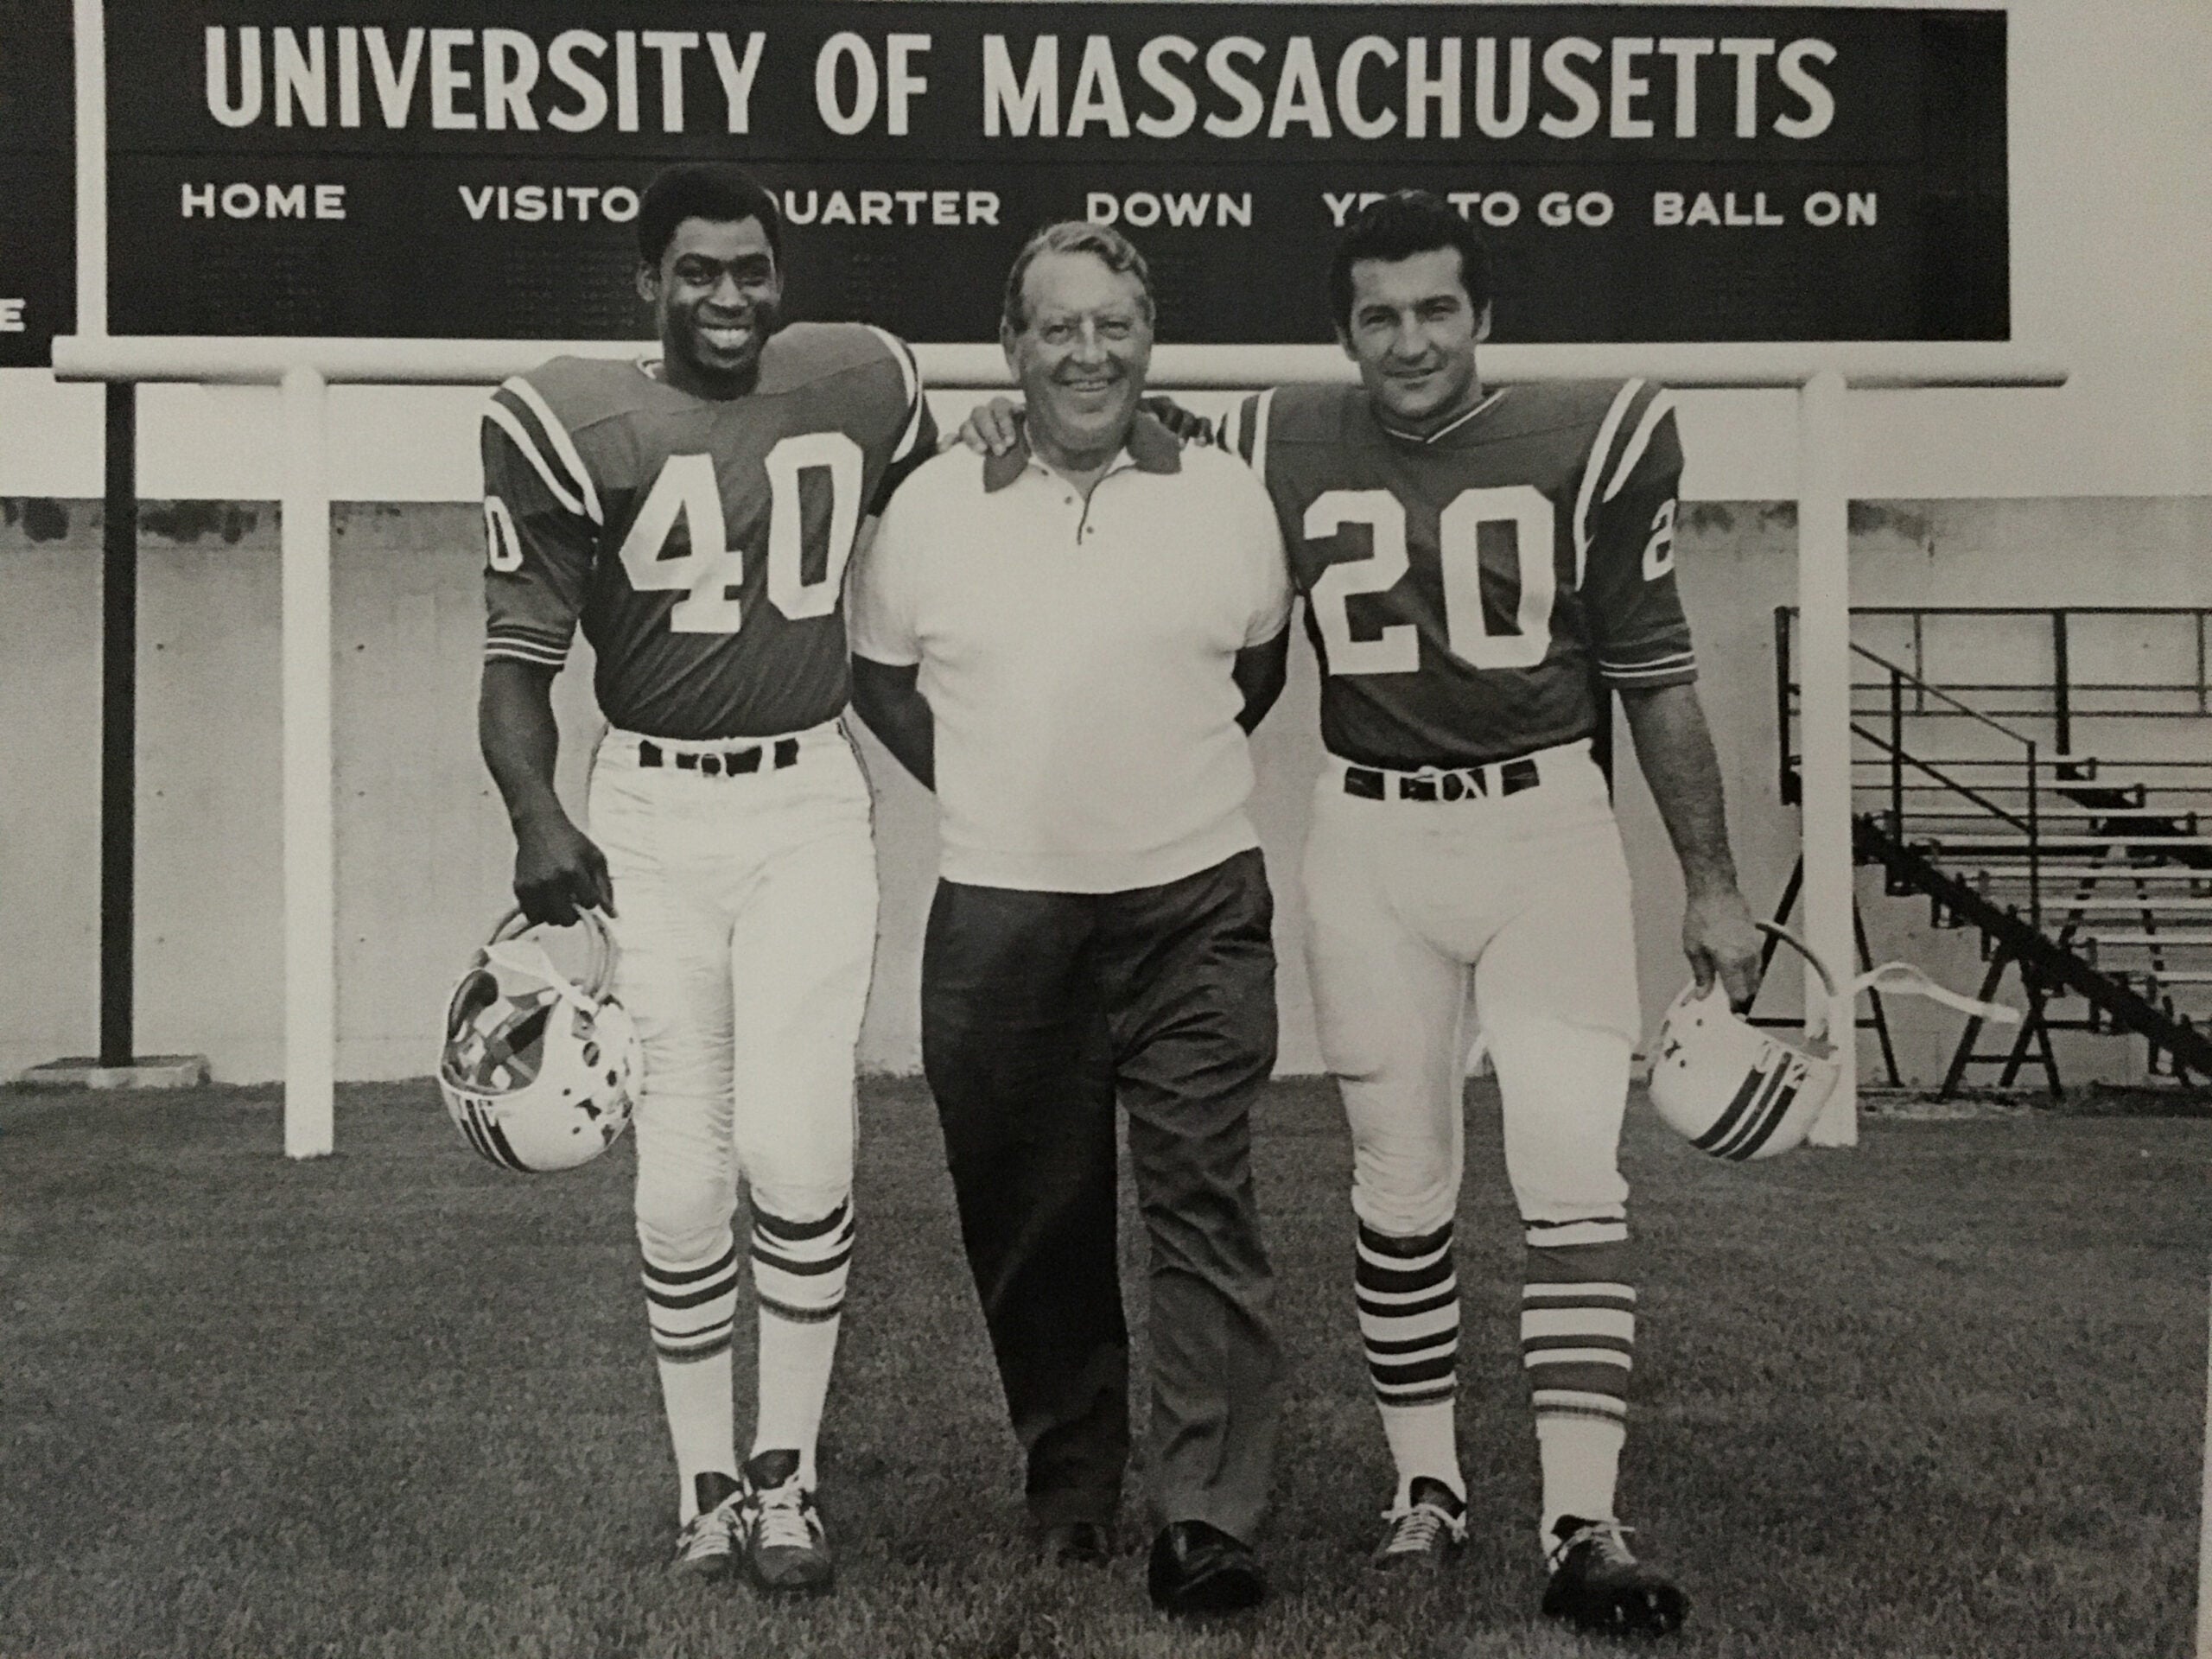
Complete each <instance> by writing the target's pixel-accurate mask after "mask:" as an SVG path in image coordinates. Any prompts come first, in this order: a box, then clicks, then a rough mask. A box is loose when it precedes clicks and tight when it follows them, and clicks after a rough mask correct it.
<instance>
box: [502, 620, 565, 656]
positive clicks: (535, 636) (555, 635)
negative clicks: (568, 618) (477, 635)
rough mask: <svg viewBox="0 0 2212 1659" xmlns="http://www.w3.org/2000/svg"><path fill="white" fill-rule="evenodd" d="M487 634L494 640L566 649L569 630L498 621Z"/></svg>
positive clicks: (542, 625)
mask: <svg viewBox="0 0 2212 1659" xmlns="http://www.w3.org/2000/svg"><path fill="white" fill-rule="evenodd" d="M484 632H485V633H486V635H487V636H489V637H490V638H492V639H516V640H522V641H525V642H529V641H535V642H536V643H537V644H539V645H559V646H561V647H563V649H566V647H567V645H568V643H569V630H568V629H566V628H561V627H555V626H551V625H550V624H548V623H544V622H522V621H512V620H509V621H497V622H493V623H491V624H489V625H487V626H486V628H485V630H484Z"/></svg>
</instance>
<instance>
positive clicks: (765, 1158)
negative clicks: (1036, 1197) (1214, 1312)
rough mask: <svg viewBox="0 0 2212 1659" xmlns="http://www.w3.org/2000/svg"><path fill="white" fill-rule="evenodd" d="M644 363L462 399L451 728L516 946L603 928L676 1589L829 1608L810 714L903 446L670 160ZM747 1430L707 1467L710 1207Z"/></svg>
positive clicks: (844, 678)
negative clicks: (749, 1293)
mask: <svg viewBox="0 0 2212 1659" xmlns="http://www.w3.org/2000/svg"><path fill="white" fill-rule="evenodd" d="M638 250H639V258H640V263H639V270H638V275H637V284H638V290H639V294H640V295H641V296H642V297H643V298H644V299H645V301H646V302H647V303H648V304H649V305H651V306H652V310H653V315H654V318H655V321H656V322H657V324H658V332H659V335H660V341H661V350H662V355H661V356H660V358H659V359H658V360H655V361H652V362H646V363H638V362H621V361H594V360H585V359H575V358H561V359H555V360H553V361H552V362H550V363H547V364H546V365H543V367H542V368H539V369H537V370H534V371H533V372H531V373H529V374H526V375H523V376H520V377H518V378H515V379H512V380H510V381H508V382H507V383H506V384H505V385H502V386H501V387H500V388H499V390H498V391H496V392H495V393H494V394H493V398H492V401H491V404H490V406H489V407H488V408H487V409H486V411H485V420H484V429H483V438H484V483H485V493H484V523H485V537H486V554H487V564H488V569H487V570H486V576H485V591H486V601H487V606H488V609H489V613H490V614H489V625H488V628H487V632H486V646H485V662H484V674H483V688H482V702H481V706H480V734H481V739H482V743H483V749H484V758H485V760H486V765H487V766H489V767H490V769H491V772H492V775H493V779H495V780H496V781H497V783H498V785H499V791H500V793H501V795H502V796H503V797H504V798H505V802H506V806H507V812H508V816H509V817H510V818H511V819H512V823H513V826H514V833H515V842H516V855H515V896H516V899H517V900H518V902H519V904H520V905H521V906H522V909H523V911H524V914H525V915H526V916H527V917H528V918H530V919H531V921H534V922H539V921H544V922H554V923H564V922H568V921H570V920H572V919H574V918H575V915H576V913H577V912H578V911H579V910H581V909H584V908H591V907H596V908H601V909H603V910H604V911H605V912H607V916H608V918H610V925H611V927H612V929H613V933H614V936H615V940H616V943H617V944H618V945H619V946H620V964H619V967H618V969H617V971H616V976H615V986H614V988H615V993H616V995H618V997H619V998H620V1001H621V1002H622V1003H623V1005H624V1006H625V1007H626V1008H627V1009H628V1010H629V1011H630V1013H631V1014H632V1017H633V1019H634V1020H635V1021H636V1025H637V1030H638V1034H639V1039H640V1040H641V1042H642V1045H643V1048H644V1056H645V1066H644V1082H643V1086H642V1088H641V1089H640V1090H639V1095H638V1100H637V1108H636V1124H637V1144H638V1179H637V1224H638V1239H639V1245H640V1247H641V1249H642V1251H643V1255H644V1264H645V1303H646V1314H647V1319H648V1323H649V1326H650V1329H651V1332H652V1345H653V1351H654V1354H655V1357H656V1359H657V1361H658V1370H659V1376H660V1384H661V1393H662V1398H663V1402H664V1405H665V1407H666V1409H667V1416H668V1427H669V1432H670V1435H671V1440H673V1442H674V1447H675V1456H676V1468H677V1489H678V1494H677V1510H678V1513H677V1520H678V1525H679V1533H678V1540H677V1550H676V1558H677V1567H679V1568H680V1569H682V1570H683V1571H686V1572H692V1573H705V1574H710V1575H720V1574H724V1573H729V1572H730V1571H732V1569H733V1567H734V1566H735V1565H736V1564H737V1563H739V1562H742V1564H743V1567H744V1569H745V1571H746V1572H747V1574H748V1575H749V1576H750V1577H751V1578H752V1580H753V1581H754V1583H755V1584H757V1585H758V1586H760V1587H761V1588H763V1589H765V1590H770V1591H803V1592H816V1591H820V1590H823V1589H826V1588H828V1587H829V1582H830V1579H831V1576H832V1563H831V1558H830V1554H829V1543H828V1539H827V1535H826V1534H825V1532H824V1529H823V1522H822V1518H821V1516H820V1513H819V1512H818V1510H817V1509H816V1507H815V1503H814V1486H815V1440H816V1436H817V1431H818V1429H819V1426H820V1423H821V1419H822V1408H823V1398H824V1395H825V1393H826V1391H827V1389H828V1386H829V1372H830V1365H831V1360H832V1358H833V1357H834V1354H835V1351H836V1340H837V1323H838V1314H839V1310H840V1308H841V1307H842V1303H843V1300H844V1291H845V1279H846V1270H847V1264H848V1262H849V1258H850V1256H851V1254H852V1248H853V1214H852V1171H853V1139H854V1103H853V1065H854V1049H855V1045H856V1043H857V1041H858V1039H859V1033H860V1023H861V1009H862V1006H863V1004H864V1003H865V1001H866V1000H867V996H868V976H869V968H870V963H871V961H872V958H873V955H874V946H875V912H876V884H875V856H874V846H873V843H872V840H871V836H870V831H869V798H868V784H867V780H866V779H864V778H863V776H862V775H861V768H860V765H859V761H858V760H857V759H856V757H855V753H854V751H853V748H852V747H851V745H850V743H849V741H848V740H847V738H846V735H845V734H844V731H843V729H842V727H841V726H840V725H839V723H838V722H839V717H840V715H841V713H842V710H843V709H844V707H845V703H846V700H847V695H848V690H849V664H848V661H847V658H846V652H845V627H844V620H843V617H842V613H841V593H842V579H843V576H844V570H845V565H846V562H847V560H848V559H849V557H850V556H851V555H852V551H853V546H854V540H855V534H856V533H857V532H858V531H859V530H860V528H861V522H862V519H863V518H865V517H867V516H868V515H870V514H873V513H874V512H875V510H876V508H877V507H878V505H880V502H881V501H882V499H884V498H885V497H886V496H887V494H888V493H889V491H890V489H891V488H892V486H893V485H894V484H895V483H896V482H897V481H898V480H899V479H900V478H901V477H903V476H904V475H905V474H906V472H907V471H909V470H911V469H912V467H915V466H918V464H919V463H920V462H921V461H925V460H926V459H928V458H929V456H930V455H931V454H932V453H933V452H934V450H935V448H936V443H935V431H934V429H933V428H932V426H931V421H930V416H929V411H928V408H927V406H926V404H925V402H924V400H923V396H922V386H921V381H920V377H919V375H918V372H917V371H916V368H915V365H914V360H913V358H912V354H911V353H909V352H908V351H907V349H906V346H904V345H903V344H902V343H901V342H899V340H895V339H893V337H892V336H891V335H889V334H884V333H882V332H881V331H880V330H878V329H874V328H871V327H861V326H858V325H846V324H836V325H829V324H805V323H798V324H792V325H791V326H790V327H782V326H780V319H779V308H780V303H781V300H782V296H783V268H782V259H781V251H782V250H781V234H780V226H779V222H778V217H777V212H776V206H775V202H774V200H773V199H772V197H771V196H769V194H767V193H766V191H764V190H762V189H761V188H760V187H759V186H758V185H757V184H755V183H754V182H753V181H752V180H751V179H749V178H747V176H746V175H744V174H742V173H741V172H739V171H738V170H736V169H735V168H729V167H727V166H720V165H704V164H695V165H687V166H682V167H677V168H670V169H668V170H667V171H665V172H664V173H662V174H661V175H659V176H658V178H657V179H655V180H654V181H653V182H652V185H651V186H650V187H649V188H647V189H646V191H645V194H644V196H643V198H642V200H641V205H640V207H639V213H638ZM579 625H581V626H582V629H583V632H584V634H585V636H586V638H588V639H589V640H590V641H591V643H592V645H593V647H594V651H595V652H596V653H597V655H596V664H595V677H594V687H595V690H596V691H597V694H598V700H599V707H600V709H601V712H602V713H603V714H604V715H606V717H607V721H608V722H609V724H610V729H609V730H608V731H607V734H606V736H605V738H604V740H603V741H601V744H600V747H599V749H598V752H597V754H596V757H595V759H594V766H593V770H592V781H591V791H590V802H589V809H590V810H589V822H590V826H591V833H590V835H589V836H587V835H586V834H585V833H584V832H583V831H582V829H578V828H577V827H576V825H575V823H572V822H571V821H570V819H569V816H568V814H567V812H566V811H565V810H563V807H562V804H561V803H560V801H559V800H558V798H556V796H555V793H554V789H553V777H554V757H555V751H556V743H557V734H556V727H555V722H554V715H553V710H552V703H551V697H550V683H551V681H552V678H553V676H554V674H555V673H556V671H558V670H559V668H560V667H561V665H562V664H563V661H564V660H565V659H566V658H567V655H568V651H569V642H570V639H571V636H572V635H573V633H574V632H575V629H576V628H577V626H579ZM741 1180H742V1182H743V1183H744V1184H745V1185H746V1187H747V1190H748V1192H749V1193H750V1197H751V1203H752V1226H751V1231H750V1239H749V1248H748V1250H747V1255H748V1256H749V1258H750V1262H751V1268H752V1278H753V1292H754V1297H753V1300H754V1303H755V1306H756V1311H757V1314H758V1329H759V1346H758V1363H759V1367H760V1387H759V1408H758V1414H757V1421H756V1423H755V1426H754V1429H753V1440H752V1447H751V1452H750V1453H749V1454H748V1455H747V1457H746V1458H745V1459H742V1460H741V1459H740V1458H739V1456H738V1453H737V1450H736V1435H735V1427H734V1416H735V1410H734V1403H733V1400H734V1391H733V1389H732V1370H731V1367H732V1351H731V1350H732V1340H733V1335H734V1328H735V1322H736V1316H737V1302H738V1289H739V1260H740V1256H739V1252H738V1249H737V1243H736V1238H735V1235H734V1230H733V1221H734V1217H735V1214H736V1192H737V1185H738V1183H739V1182H740V1181H741Z"/></svg>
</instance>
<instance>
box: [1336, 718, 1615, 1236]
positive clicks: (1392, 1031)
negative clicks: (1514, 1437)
mask: <svg viewBox="0 0 2212 1659" xmlns="http://www.w3.org/2000/svg"><path fill="white" fill-rule="evenodd" d="M1535 760H1536V763H1537V766H1538V771H1539V775H1540V778H1541V781H1540V782H1539V784H1538V785H1536V786H1535V788H1532V789H1526V790H1522V791H1520V792H1518V793H1516V794H1512V795H1501V794H1497V793H1492V794H1490V795H1487V796H1484V797H1480V798H1463V799H1459V800H1456V801H1446V800H1441V799H1439V800H1433V801H1418V800H1404V799H1400V798H1395V788H1393V789H1392V790H1390V791H1387V796H1388V798H1384V799H1382V800H1370V799H1365V798H1361V797H1358V796H1354V795H1348V794H1346V793H1345V792H1344V762H1343V761H1341V760H1335V759H1332V760H1331V761H1330V763H1329V765H1328V766H1327V767H1326V768H1325V770H1324V771H1323V772H1322V775H1321V779H1320V783H1319V788H1318V791H1317V795H1316V799H1315V802H1314V810H1313V831H1312V834H1311V836H1310V837H1309V838H1308V840H1307V842H1306V861H1305V880H1306V912H1307V923H1308V929H1307V935H1306V960H1307V967H1308V971H1309V973H1310V974H1311V976H1312V979H1313V1000H1314V1007H1315V1012H1316V1014H1317V1016H1318V1020H1319V1034H1320V1042H1321V1054H1322V1058H1323V1060H1324V1062H1325V1064H1326V1065H1327V1066H1328V1068H1329V1070H1330V1071H1332V1072H1333V1073H1335V1074H1336V1076H1337V1078H1338V1084H1339V1085H1340V1087H1341V1089H1342V1090H1343V1094H1344V1112H1345V1116H1346V1117H1347V1118H1348V1119H1349V1120H1350V1122H1351V1135H1352V1151H1353V1166H1352V1209H1353V1211H1354V1212H1355V1213H1356V1214H1357V1216H1358V1217H1359V1218H1360V1219H1361V1220H1362V1221H1363V1222H1365V1223H1366V1224H1368V1225H1369V1226H1370V1227H1372V1228H1374V1229H1375V1230H1376V1231H1378V1232H1381V1233H1384V1234H1388V1235H1389V1236H1394V1237H1410V1236H1416V1235H1421V1234H1427V1233H1430V1232H1433V1231H1434V1230H1436V1229H1437V1228H1439V1227H1440V1226H1442V1225H1444V1224H1446V1223H1447V1222H1449V1221H1450V1220H1452V1217H1453V1215H1454V1213H1455V1211H1457V1209H1458V1207H1459V1180H1460V1173H1461V1170H1462V1166H1463V1161H1464V1156H1465V1151H1464V1142H1465V1131H1464V1125H1463V1122H1462V1110H1461V1094H1462V1086H1463V1084H1464V1083H1465V1068H1466V1056H1467V1048H1468V1039H1469V1037H1470V1036H1471V1031H1470V1029H1469V1026H1468V1020H1469V1015H1470V1014H1472V1017H1473V1020H1474V1022H1475V1024H1476V1026H1478V1027H1479V1029H1480V1030H1481V1032H1482V1033H1483V1036H1484V1040H1485V1041H1486V1042H1487V1044H1488V1045H1489V1048H1490V1053H1491V1059H1492V1061H1493V1063H1494V1064H1495V1065H1496V1066H1497V1076H1498V1084H1499V1087H1500V1090H1501V1092H1502V1093H1503V1096H1504V1119H1505V1137H1504V1138H1505V1169H1506V1175H1507V1178H1508V1179H1509V1180H1510V1182H1511V1183H1512V1186H1513V1192H1514V1196H1515V1198H1516V1201H1517V1202H1518V1203H1519V1205H1520V1209H1521V1214H1522V1218H1523V1219H1524V1220H1526V1221H1529V1222H1546V1221H1578V1220H1581V1219H1584V1218H1586V1217H1594V1216H1599V1215H1612V1216H1618V1215H1619V1214H1620V1213H1621V1212H1622V1206H1623V1205H1624V1204H1625V1203H1626V1200H1627V1196H1628V1185H1627V1183H1626V1182H1625V1181H1624V1180H1623V1179H1621V1175H1620V1168H1619V1147H1620V1131H1621V1117H1622V1113H1623V1109H1624V1105H1625V1103H1626V1099H1627V1092H1628V1076H1629V1063H1630V1057H1631V1055H1632V1054H1633V1052H1634V1050H1635V1045H1636V1039H1637V1034H1638V1033H1639V1031H1640V1029H1641V1026H1642V1014H1641V1009H1640V1007H1639V1004H1638V1001H1637V985H1636V944H1635V936H1634V932H1633V930H1632V925H1631V920H1630V909H1629V883H1628V866H1627V862H1626V861H1625V860H1624V857H1623V855H1622V853H1621V844H1620V833H1619V830H1618V828H1617V827H1616V825H1615V823H1614V821H1613V813H1612V807H1611V803H1610V802H1609V801H1608V800H1607V798H1606V796H1605V779H1604V777H1603V775H1602V774H1601V773H1600V772H1599V770H1598V768H1597V766H1596V764H1595V763H1594V762H1593V761H1592V760H1591V759H1590V754H1589V747H1588V745H1587V744H1584V743H1578V744H1570V745H1567V746H1564V747H1560V748H1556V749H1547V750H1543V751H1541V752H1540V753H1538V754H1537V755H1536V756H1535Z"/></svg>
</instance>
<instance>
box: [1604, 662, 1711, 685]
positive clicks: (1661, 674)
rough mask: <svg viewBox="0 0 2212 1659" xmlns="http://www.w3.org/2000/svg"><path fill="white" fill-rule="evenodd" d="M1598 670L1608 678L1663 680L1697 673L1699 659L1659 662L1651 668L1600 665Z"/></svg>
mask: <svg viewBox="0 0 2212 1659" xmlns="http://www.w3.org/2000/svg"><path fill="white" fill-rule="evenodd" d="M1696 672H1697V661H1696V659H1695V658H1691V659H1690V660H1688V661H1687V662H1680V663H1658V664H1653V665H1652V666H1650V667H1649V668H1605V667H1600V668H1599V673H1600V674H1602V675H1604V676H1605V678H1607V679H1608V680H1662V679H1669V678H1671V677H1675V676H1676V675H1683V674H1694V673H1696Z"/></svg>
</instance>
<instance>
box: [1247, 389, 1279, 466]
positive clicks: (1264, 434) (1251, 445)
mask: <svg viewBox="0 0 2212 1659" xmlns="http://www.w3.org/2000/svg"><path fill="white" fill-rule="evenodd" d="M1274 401H1275V390H1274V387H1273V386H1269V387H1268V389H1267V390H1266V391H1263V392H1262V393H1261V394H1260V395H1259V396H1258V397H1255V398H1254V399H1253V400H1252V404H1251V409H1252V414H1251V422H1250V424H1249V427H1248V428H1247V429H1246V430H1245V433H1244V440H1243V451H1244V459H1245V460H1247V461H1250V462H1251V463H1252V470H1253V472H1255V474H1258V475H1259V480H1260V482H1261V483H1262V484H1264V483H1266V482H1267V481H1268V415H1269V414H1270V412H1271V411H1272V410H1273V409H1274Z"/></svg>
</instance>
